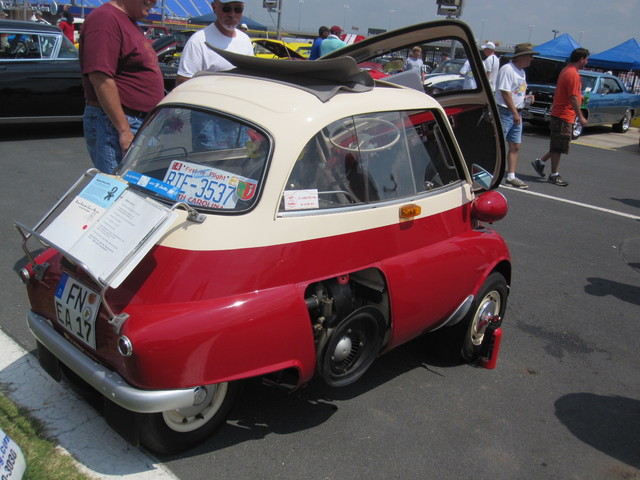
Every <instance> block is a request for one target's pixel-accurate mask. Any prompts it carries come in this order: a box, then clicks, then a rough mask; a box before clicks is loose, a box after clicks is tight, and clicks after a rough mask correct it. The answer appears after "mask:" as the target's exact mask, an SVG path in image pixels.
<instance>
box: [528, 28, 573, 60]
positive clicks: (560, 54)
mask: <svg viewBox="0 0 640 480" xmlns="http://www.w3.org/2000/svg"><path fill="white" fill-rule="evenodd" d="M579 47H580V44H579V43H578V42H576V41H575V40H574V39H573V37H572V36H571V35H569V34H568V33H563V34H562V35H560V36H559V37H557V38H554V39H553V40H549V41H548V42H546V43H543V44H540V45H538V46H537V47H536V48H535V51H536V52H540V53H539V54H538V55H536V56H537V57H542V58H550V59H551V60H559V61H561V62H564V61H566V60H567V59H568V58H569V55H571V52H573V51H574V50H575V49H576V48H579Z"/></svg>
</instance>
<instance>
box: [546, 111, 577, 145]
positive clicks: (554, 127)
mask: <svg viewBox="0 0 640 480" xmlns="http://www.w3.org/2000/svg"><path fill="white" fill-rule="evenodd" d="M549 130H550V131H551V134H550V135H549V139H550V141H549V151H550V152H554V153H563V154H565V155H566V154H567V153H569V144H571V132H572V131H573V123H567V122H565V121H564V120H562V119H561V118H558V117H554V116H552V117H551V123H549Z"/></svg>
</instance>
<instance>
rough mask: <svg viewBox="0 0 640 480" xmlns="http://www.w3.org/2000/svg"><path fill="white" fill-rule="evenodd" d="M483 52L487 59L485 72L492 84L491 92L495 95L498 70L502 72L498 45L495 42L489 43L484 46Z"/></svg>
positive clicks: (485, 60)
mask: <svg viewBox="0 0 640 480" xmlns="http://www.w3.org/2000/svg"><path fill="white" fill-rule="evenodd" d="M482 51H483V52H484V55H485V57H487V58H485V59H484V62H482V63H483V64H484V71H485V72H487V77H489V83H490V84H491V90H492V91H493V92H494V93H495V91H496V80H498V70H500V60H499V59H498V57H496V55H495V52H496V45H495V44H494V43H493V42H487V43H485V44H484V45H482Z"/></svg>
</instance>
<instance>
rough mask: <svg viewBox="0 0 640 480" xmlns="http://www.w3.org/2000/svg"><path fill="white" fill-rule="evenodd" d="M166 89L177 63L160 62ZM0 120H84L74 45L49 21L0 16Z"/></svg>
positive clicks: (77, 61) (82, 94) (7, 121)
mask: <svg viewBox="0 0 640 480" xmlns="http://www.w3.org/2000/svg"><path fill="white" fill-rule="evenodd" d="M160 68H161V69H162V72H163V76H164V83H165V89H166V90H171V89H172V88H173V86H174V85H175V78H176V71H177V69H176V68H175V67H169V66H166V65H161V66H160ZM0 72H1V73H0V124H7V123H32V122H73V121H80V120H82V113H83V111H84V105H85V100H84V92H83V90H82V77H81V74H80V63H79V60H78V50H77V49H76V47H75V46H74V45H73V44H72V43H71V42H70V41H69V39H68V38H67V37H65V36H64V34H63V33H62V30H60V29H59V28H58V27H56V26H53V25H46V24H40V23H36V22H21V21H16V20H0Z"/></svg>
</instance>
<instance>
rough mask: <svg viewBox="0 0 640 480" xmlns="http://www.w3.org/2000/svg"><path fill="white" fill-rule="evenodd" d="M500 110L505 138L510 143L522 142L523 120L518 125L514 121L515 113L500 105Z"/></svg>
mask: <svg viewBox="0 0 640 480" xmlns="http://www.w3.org/2000/svg"><path fill="white" fill-rule="evenodd" d="M498 112H499V113H500V122H501V123H502V134H503V135H504V138H505V140H506V141H507V142H509V143H522V121H520V123H518V124H517V125H516V122H514V121H513V113H511V110H509V109H508V108H504V107H500V106H499V107H498Z"/></svg>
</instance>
